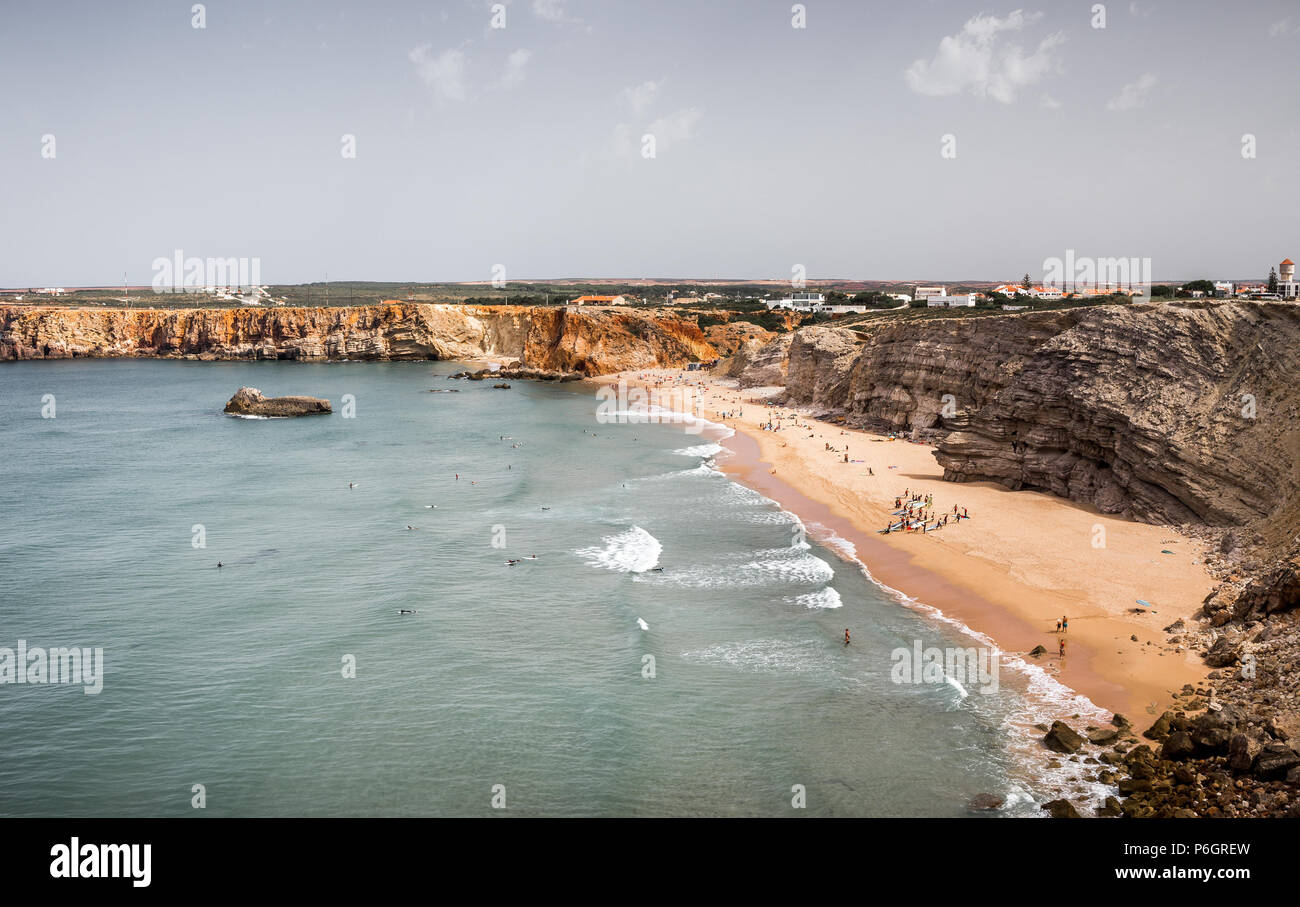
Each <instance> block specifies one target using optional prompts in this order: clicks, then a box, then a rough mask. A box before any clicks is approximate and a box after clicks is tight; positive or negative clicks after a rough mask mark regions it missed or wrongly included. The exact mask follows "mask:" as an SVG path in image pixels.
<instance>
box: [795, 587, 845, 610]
mask: <svg viewBox="0 0 1300 907" xmlns="http://www.w3.org/2000/svg"><path fill="white" fill-rule="evenodd" d="M786 601H788V602H793V603H794V604H796V605H803V606H804V607H805V608H808V609H810V610H814V611H820V610H830V609H831V608H842V607H844V601H843V599H841V598H840V594H839V592H837V591H836V590H835V587H834V586H825V587H823V588H821V589H818V590H817V591H816V592H805V593H804V594H803V595H796V596H795V597H794V598H787V599H786Z"/></svg>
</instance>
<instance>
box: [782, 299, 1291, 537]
mask: <svg viewBox="0 0 1300 907" xmlns="http://www.w3.org/2000/svg"><path fill="white" fill-rule="evenodd" d="M1298 365H1300V306H1295V305H1291V304H1286V303H1206V304H1199V303H1198V304H1195V305H1193V304H1187V305H1175V304H1170V305H1155V304H1146V305H1137V306H1106V307H1097V308H1082V309H1071V310H1063V311H1057V312H1039V313H1025V314H1021V315H1006V316H990V317H983V318H943V319H933V320H916V321H906V322H904V321H899V322H885V323H880V324H876V325H871V326H868V327H865V328H862V329H858V330H853V331H850V330H848V329H842V328H829V327H818V328H805V329H803V330H801V331H799V332H797V334H796V335H795V338H794V341H793V343H792V345H791V348H790V365H789V376H788V384H787V399H788V400H790V401H791V402H796V403H803V404H809V405H813V406H816V407H819V408H823V409H826V410H833V411H837V412H841V413H843V414H844V415H845V416H846V417H847V421H848V422H850V423H851V424H858V425H871V426H875V427H885V426H887V427H892V428H898V429H932V430H934V431H935V432H936V433H937V434H938V435H939V436H940V437H941V439H940V440H939V441H938V452H937V453H936V457H937V458H938V460H939V463H940V465H942V466H943V468H944V476H945V478H947V479H949V480H952V481H978V480H992V481H996V482H1000V483H1002V484H1004V485H1006V486H1008V487H1010V488H1034V489H1039V490H1043V491H1049V492H1051V493H1053V494H1057V495H1061V496H1062V497H1067V498H1071V499H1074V500H1078V501H1085V502H1087V503H1090V504H1093V505H1095V506H1097V507H1098V508H1099V509H1100V510H1102V511H1103V512H1107V513H1125V514H1128V515H1131V516H1133V517H1135V518H1137V519H1140V520H1144V521H1149V522H1165V523H1182V522H1204V523H1208V524H1210V525H1213V526H1236V525H1245V524H1252V525H1253V526H1254V528H1255V530H1256V531H1257V532H1258V533H1259V535H1260V536H1261V537H1263V538H1267V537H1268V536H1270V535H1278V536H1279V537H1280V536H1281V535H1283V534H1285V533H1286V532H1290V531H1292V529H1294V528H1295V527H1296V525H1297V519H1296V517H1297V516H1300V509H1298V508H1297V504H1296V500H1297V495H1296V489H1297V488H1298V487H1300V475H1297V469H1300V456H1298V455H1300V421H1298V418H1297V417H1300V391H1297V389H1296V386H1295V382H1294V381H1293V380H1292V378H1291V376H1292V375H1293V374H1295V372H1296V368H1297V366H1298Z"/></svg>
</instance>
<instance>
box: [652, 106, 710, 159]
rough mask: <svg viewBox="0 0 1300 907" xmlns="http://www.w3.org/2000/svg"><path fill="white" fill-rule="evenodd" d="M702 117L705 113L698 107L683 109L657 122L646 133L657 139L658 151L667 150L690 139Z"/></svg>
mask: <svg viewBox="0 0 1300 907" xmlns="http://www.w3.org/2000/svg"><path fill="white" fill-rule="evenodd" d="M702 116H704V111H702V110H700V108H698V107H683V108H682V109H681V110H676V111H673V112H672V113H670V114H668V115H667V116H663V117H660V118H659V119H657V120H655V121H654V122H653V123H651V124H650V128H649V129H648V130H646V131H647V132H649V133H650V134H651V135H653V136H654V137H655V148H656V150H657V151H662V150H664V149H665V148H672V147H675V146H677V145H680V144H682V143H683V142H685V141H686V140H687V139H689V138H690V137H691V136H692V135H693V134H694V132H695V126H696V124H697V123H699V122H700V117H702Z"/></svg>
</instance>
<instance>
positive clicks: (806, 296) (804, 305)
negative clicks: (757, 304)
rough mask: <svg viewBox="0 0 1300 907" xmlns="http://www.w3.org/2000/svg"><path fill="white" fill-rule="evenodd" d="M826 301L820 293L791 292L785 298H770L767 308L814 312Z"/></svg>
mask: <svg viewBox="0 0 1300 907" xmlns="http://www.w3.org/2000/svg"><path fill="white" fill-rule="evenodd" d="M825 301H826V297H825V296H823V295H822V294H821V293H791V294H790V295H789V296H788V297H786V298H785V299H770V300H768V302H767V307H768V308H769V309H791V310H793V311H796V312H815V311H817V310H818V308H819V307H820V306H821V305H822V303H824V302H825Z"/></svg>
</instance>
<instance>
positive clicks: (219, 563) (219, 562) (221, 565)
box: [217, 561, 226, 567]
mask: <svg viewBox="0 0 1300 907" xmlns="http://www.w3.org/2000/svg"><path fill="white" fill-rule="evenodd" d="M217 566H218V567H224V566H226V565H225V564H223V563H221V561H217Z"/></svg>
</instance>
